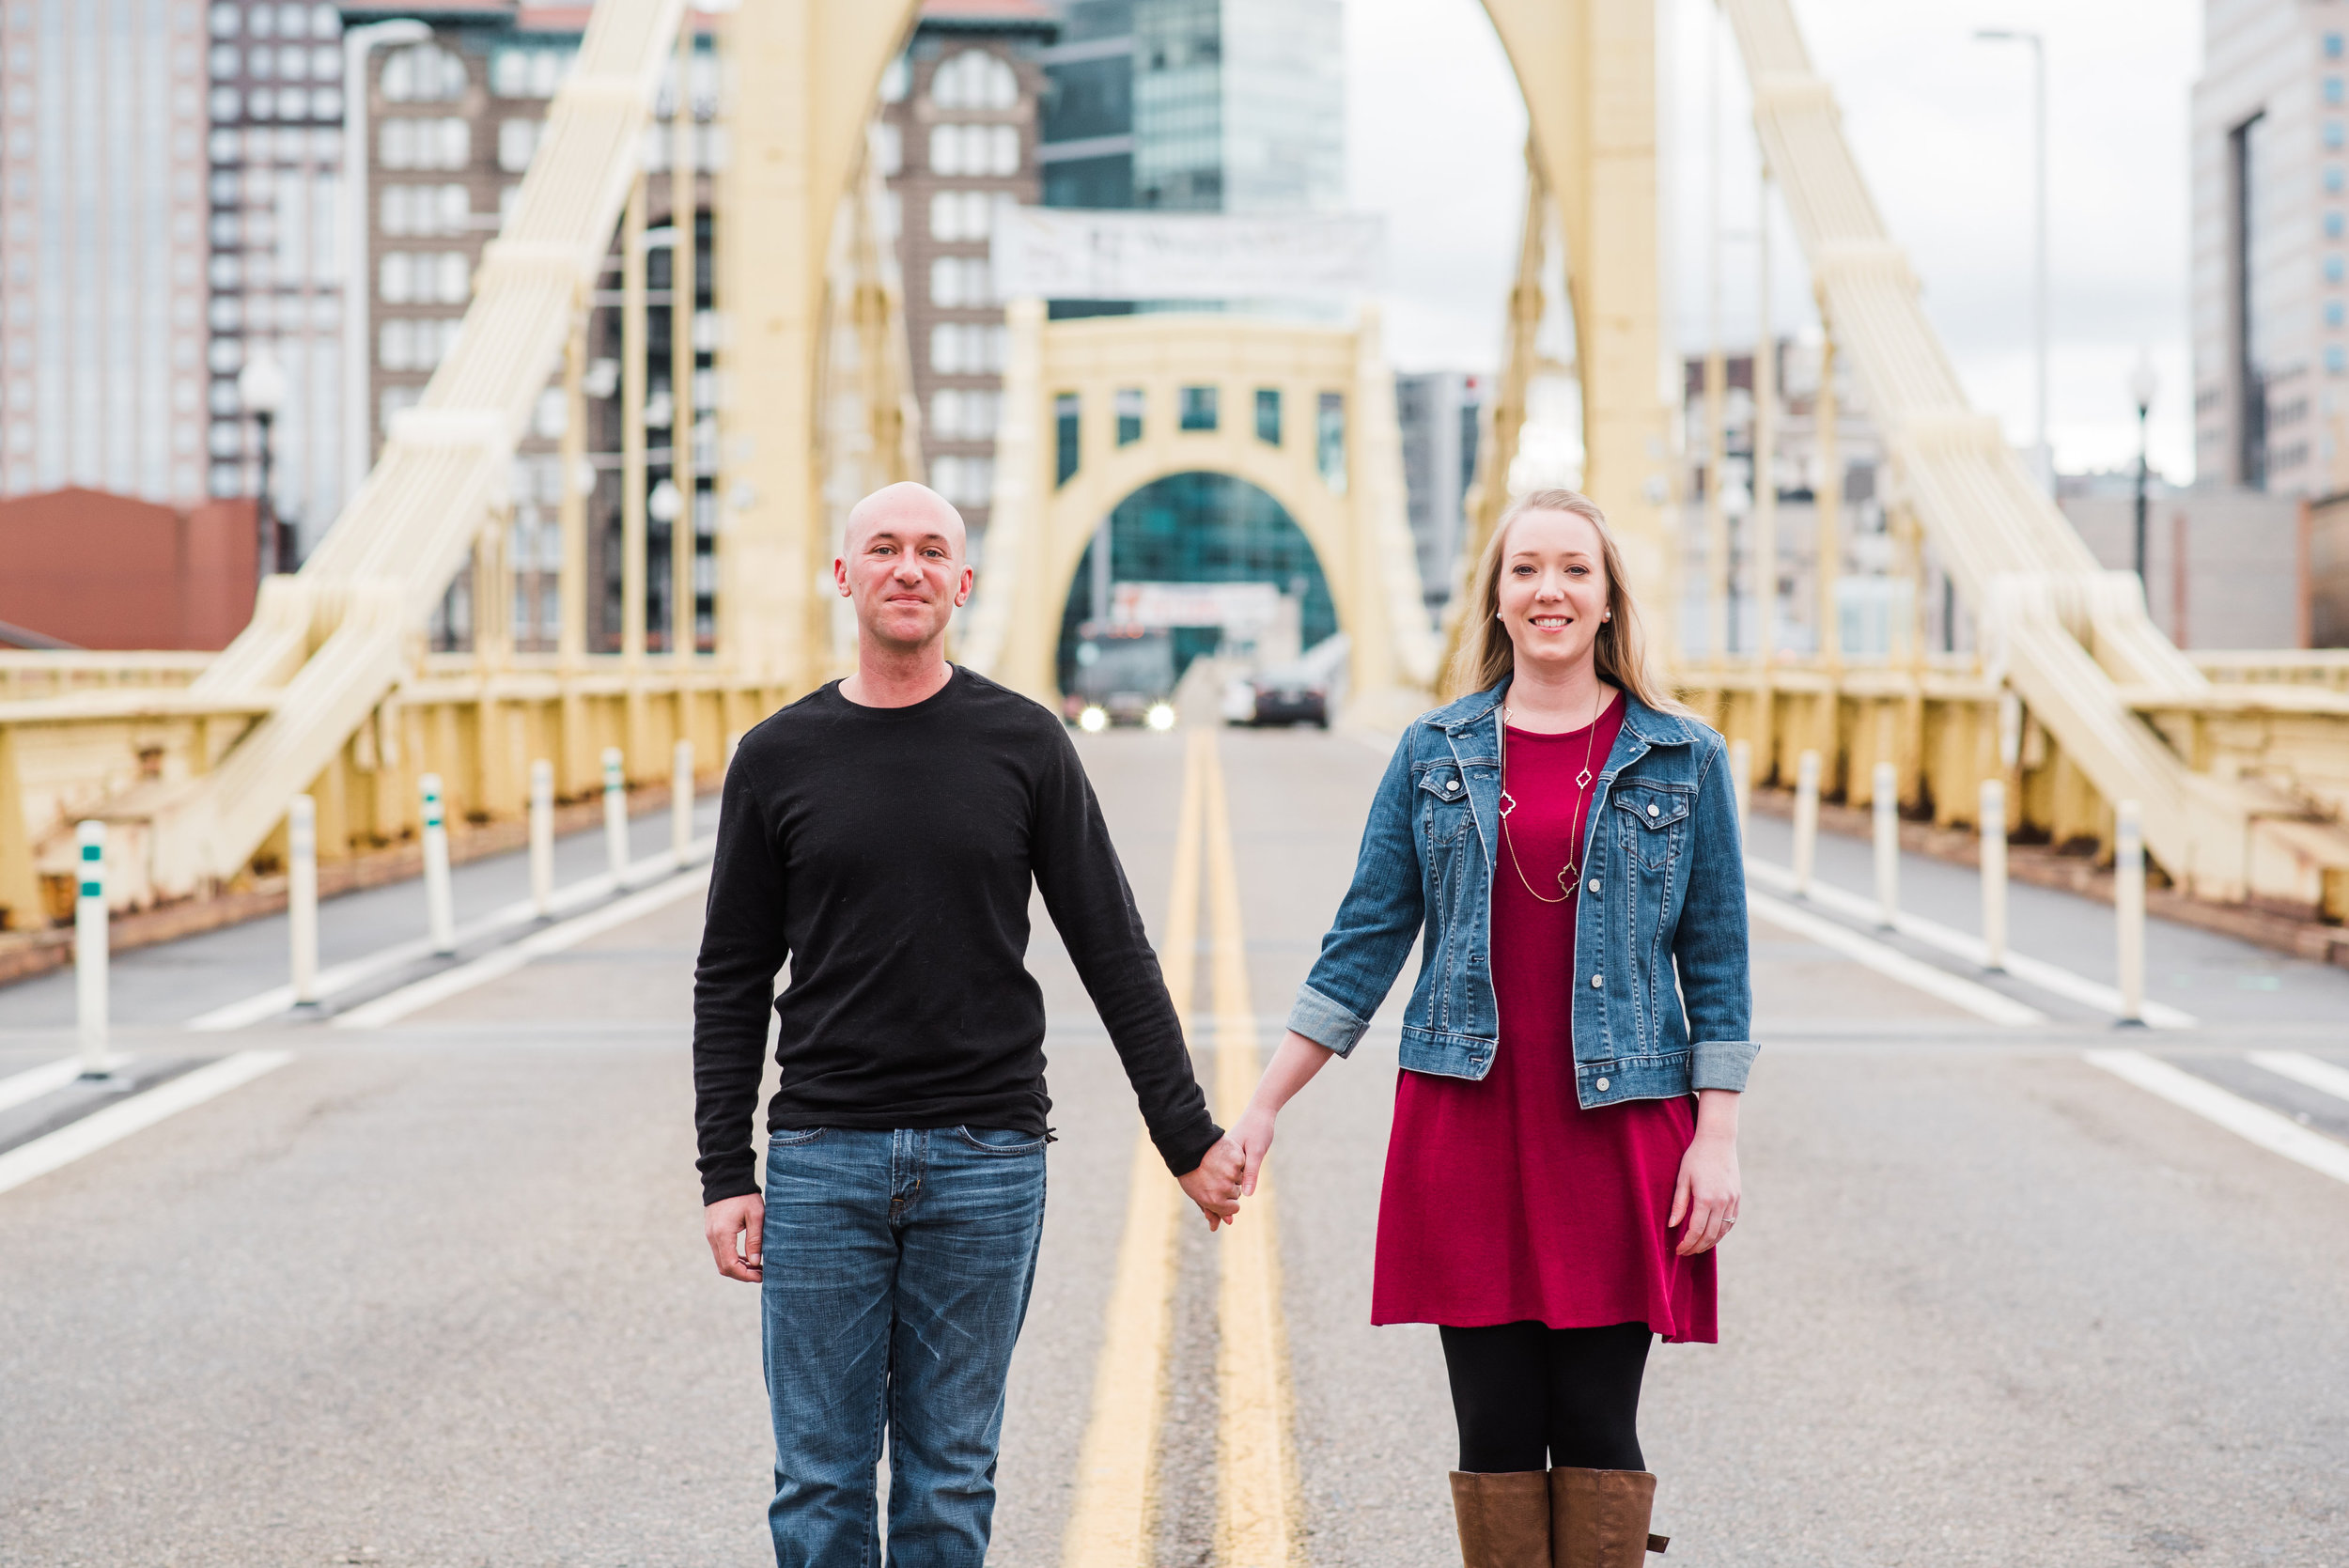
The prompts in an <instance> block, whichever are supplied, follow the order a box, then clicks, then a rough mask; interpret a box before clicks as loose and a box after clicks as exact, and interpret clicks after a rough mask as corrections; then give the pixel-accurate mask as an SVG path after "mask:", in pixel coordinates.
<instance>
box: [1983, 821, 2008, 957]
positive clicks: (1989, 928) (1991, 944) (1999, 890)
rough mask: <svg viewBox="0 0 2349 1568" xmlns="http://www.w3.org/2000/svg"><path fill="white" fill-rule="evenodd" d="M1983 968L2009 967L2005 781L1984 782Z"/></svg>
mask: <svg viewBox="0 0 2349 1568" xmlns="http://www.w3.org/2000/svg"><path fill="white" fill-rule="evenodd" d="M1981 812H1982V945H1983V950H1984V956H1983V968H1985V969H1992V970H2003V969H2005V968H2006V781H2005V780H2003V779H1984V780H1983V781H1982V806H1981Z"/></svg>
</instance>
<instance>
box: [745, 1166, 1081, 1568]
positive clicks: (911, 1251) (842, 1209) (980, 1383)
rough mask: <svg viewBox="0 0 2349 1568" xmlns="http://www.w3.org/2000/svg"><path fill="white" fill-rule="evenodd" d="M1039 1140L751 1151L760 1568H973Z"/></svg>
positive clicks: (1036, 1193) (1025, 1264)
mask: <svg viewBox="0 0 2349 1568" xmlns="http://www.w3.org/2000/svg"><path fill="white" fill-rule="evenodd" d="M1044 1145H1045V1140H1043V1139H1041V1138H1037V1137H1034V1136H1032V1135H1030V1134H1027V1133H1016V1132H1004V1131H1001V1130H995V1129H988V1128H978V1127H937V1128H902V1129H899V1130H898V1131H895V1132H867V1131H858V1130H853V1129H847V1128H838V1127H824V1128H816V1129H809V1130H802V1131H792V1132H779V1133H776V1134H775V1135H774V1136H773V1137H772V1138H771V1139H770V1141H769V1145H768V1151H767V1229H766V1234H765V1259H766V1268H765V1278H766V1283H765V1285H764V1286H763V1287H762V1289H763V1291H764V1294H765V1301H766V1352H767V1392H768V1398H769V1400H770V1403H771V1405H773V1409H774V1421H775V1500H774V1502H773V1504H772V1505H771V1506H770V1508H769V1509H768V1514H767V1517H768V1523H769V1524H770V1526H771V1527H772V1529H773V1530H774V1536H775V1562H776V1564H777V1568H872V1564H874V1563H875V1562H876V1561H877V1560H879V1540H878V1538H877V1536H876V1534H875V1529H874V1502H875V1492H876V1487H875V1468H876V1467H877V1466H878V1465H879V1461H880V1456H881V1437H882V1434H883V1432H884V1430H885V1431H886V1432H887V1434H888V1438H889V1557H888V1563H889V1568H979V1565H980V1564H981V1563H983V1562H984V1561H985V1560H986V1559H987V1541H988V1529H989V1528H990V1526H991V1525H992V1523H993V1520H994V1514H995V1450H996V1445H997V1443H998V1441H999V1440H1000V1438H1001V1436H1002V1434H1003V1384H1004V1379H1005V1376H1006V1374H1008V1373H1009V1371H1010V1368H1011V1352H1012V1346H1013V1344H1014V1343H1017V1342H1018V1340H1019V1325H1020V1321H1021V1320H1022V1319H1023V1318H1024V1317H1025V1316H1026V1315H1027V1312H1028V1292H1029V1287H1030V1286H1031V1285H1032V1284H1034V1281H1035V1256H1036V1244H1037V1242H1038V1240H1039V1239H1040V1238H1041V1236H1042V1234H1043V1227H1044Z"/></svg>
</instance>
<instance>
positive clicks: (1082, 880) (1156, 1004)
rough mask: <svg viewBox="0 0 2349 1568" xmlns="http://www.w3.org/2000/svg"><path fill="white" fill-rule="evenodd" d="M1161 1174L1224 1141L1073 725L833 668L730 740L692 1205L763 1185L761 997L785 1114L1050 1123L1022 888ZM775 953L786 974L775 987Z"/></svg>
mask: <svg viewBox="0 0 2349 1568" xmlns="http://www.w3.org/2000/svg"><path fill="white" fill-rule="evenodd" d="M1031 877H1033V878H1034V886H1035V887H1036V888H1037V889H1039V890H1040V891H1041V892H1042V893H1043V894H1044V905H1045V908H1046V909H1047V910H1048V911H1049V912H1050V915H1051V917H1052V923H1053V924H1055V925H1056V926H1058V927H1059V929H1060V934H1061V938H1062V940H1063V941H1064V942H1066V945H1067V948H1068V955H1069V957H1070V958H1072V959H1073V960H1074V961H1075V963H1076V966H1077V972H1078V974H1079V976H1080V977H1081V978H1082V980H1083V981H1084V986H1085V989H1086V990H1087V991H1088V992H1089V993H1090V994H1091V995H1092V998H1093V1004H1094V1006H1095V1007H1096V1008H1097V1010H1098V1011H1099V1013H1100V1015H1101V1021H1102V1022H1103V1023H1104V1024H1105V1025H1107V1026H1108V1029H1109V1034H1110V1040H1111V1043H1112V1045H1114V1046H1115V1047H1116V1048H1117V1053H1118V1055H1119V1057H1120V1058H1121V1059H1122V1060H1123V1061H1124V1063H1125V1065H1126V1073H1127V1076H1128V1079H1131V1080H1132V1083H1133V1086H1134V1092H1135V1094H1136V1095H1137V1097H1138V1098H1139V1099H1140V1101H1141V1104H1142V1114H1143V1121H1144V1122H1145V1123H1146V1124H1147V1125H1148V1126H1149V1129H1150V1137H1151V1140H1152V1141H1154V1142H1155V1143H1156V1144H1157V1146H1158V1149H1159V1154H1160V1155H1161V1156H1163V1157H1164V1158H1165V1160H1166V1163H1167V1168H1168V1169H1169V1170H1170V1171H1172V1172H1175V1173H1176V1174H1177V1175H1180V1174H1184V1173H1187V1172H1190V1171H1192V1170H1194V1169H1196V1168H1197V1166H1198V1164H1199V1161H1200V1159H1201V1158H1202V1157H1204V1156H1205V1155H1206V1151H1207V1150H1208V1149H1209V1148H1210V1147H1212V1146H1213V1145H1214V1143H1215V1141H1216V1140H1217V1139H1218V1138H1220V1137H1221V1136H1222V1132H1221V1128H1219V1127H1218V1126H1216V1125H1215V1123H1214V1121H1213V1120H1212V1119H1211V1118H1210V1117H1209V1116H1208V1114H1207V1106H1206V1096H1205V1095H1204V1094H1201V1093H1200V1089H1199V1083H1198V1079H1196V1078H1195V1077H1194V1076H1193V1075H1192V1072H1191V1067H1190V1054H1189V1052H1188V1051H1187V1050H1186V1049H1185V1048H1184V1045H1183V1036H1182V1027H1181V1025H1180V1023H1179V1022H1178V1021H1177V1020H1176V1018H1175V1007H1174V1003H1173V1001H1171V1000H1170V999H1169V997H1168V996H1167V992H1166V983H1165V981H1164V979H1163V978H1162V977H1161V976H1160V975H1159V961H1158V955H1156V954H1155V953H1153V952H1152V951H1151V948H1150V943H1149V939H1148V938H1147V936H1146V935H1145V933H1144V932H1143V924H1142V917H1141V915H1140V913H1139V912H1137V911H1136V909H1135V908H1134V899H1133V893H1132V891H1131V890H1130V889H1129V888H1128V886H1127V885H1126V874H1125V870H1124V868H1123V867H1121V866H1120V865H1119V864H1118V861H1117V851H1116V850H1115V848H1114V847H1112V845H1111V843H1110V836H1109V830H1108V827H1107V826H1106V824H1104V823H1103V821H1102V820H1101V810H1100V807H1099V805H1098V804H1097V802H1096V801H1095V800H1094V798H1093V789H1092V786H1091V784H1089V783H1088V782H1087V781H1086V779H1085V774H1084V768H1083V766H1082V765H1081V763H1080V762H1079V761H1078V760H1077V752H1076V748H1075V747H1074V746H1072V745H1071V744H1069V740H1068V733H1067V731H1066V729H1065V728H1063V727H1062V724H1061V722H1060V721H1059V720H1057V719H1055V718H1054V717H1053V716H1052V715H1051V714H1050V712H1048V711H1047V710H1046V709H1045V708H1043V707H1042V706H1038V705H1037V704H1035V703H1034V702H1031V701H1029V700H1028V699H1027V698H1025V697H1022V696H1020V695H1019V694H1018V693H1017V692H1014V691H1008V690H1006V689H1005V688H1003V687H1001V686H998V685H996V684H995V683H994V682H992V681H990V680H988V679H986V678H985V677H984V676H981V675H973V674H972V673H971V672H970V671H968V670H964V669H959V668H957V669H956V670H955V671H954V673H953V675H951V677H950V678H949V679H948V680H947V682H946V684H945V686H944V687H942V688H941V689H940V691H938V693H937V694H936V695H934V696H932V697H930V698H928V699H926V701H923V702H919V703H916V704H914V705H913V706H910V707H864V706H859V705H857V704H855V703H851V702H849V701H848V699H847V698H845V697H843V696H841V694H840V691H839V688H838V685H837V683H834V684H832V685H827V686H825V687H823V688H821V689H820V690H818V691H814V692H812V693H810V694H809V695H807V696H805V697H802V698H801V699H800V700H799V701H798V702H796V703H793V704H792V705H791V706H788V707H786V708H784V709H783V710H782V711H781V712H779V713H777V714H775V715H774V716H773V717H771V718H770V719H769V720H767V722H764V723H762V724H760V725H759V726H758V727H757V728H756V729H754V730H753V731H751V732H750V734H748V735H746V736H744V737H742V743H741V746H740V748H739V750H738V751H737V752H736V753H735V758H734V763H733V766H732V767H731V768H728V769H727V772H726V783H725V796H724V803H723V810H722V812H721V814H720V816H719V821H718V850H717V860H716V862H715V864H714V865H713V866H712V867H711V870H710V877H709V907H708V918H707V921H706V923H705V924H704V926H703V931H702V948H701V959H700V962H699V964H698V965H697V966H696V968H695V970H694V976H693V1092H694V1099H695V1106H694V1123H695V1125H696V1126H697V1128H698V1129H699V1132H700V1141H701V1158H700V1162H699V1163H700V1167H701V1176H702V1202H704V1203H716V1202H718V1201H719V1200H721V1199H723V1198H733V1197H739V1196H740V1195H742V1194H743V1193H747V1192H755V1191H756V1190H757V1189H758V1184H757V1181H756V1171H757V1159H756V1156H755V1155H754V1151H753V1148H752V1144H751V1137H750V1134H751V1123H752V1118H753V1114H754V1111H755V1110H756V1109H757V1103H758V1083H759V1074H760V1069H761V1068H762V1067H763V1065H764V1059H765V1055H766V1042H767V1012H768V1006H769V1001H770V998H772V1001H773V1007H774V1012H775V1015H776V1017H777V1018H778V1019H779V1020H780V1024H781V1030H780V1037H779V1041H778V1044H777V1047H776V1056H777V1059H778V1060H779V1062H780V1063H781V1065H782V1068H783V1082H782V1087H781V1089H780V1090H779V1091H778V1092H777V1093H776V1094H775V1097H774V1100H773V1102H772V1104H771V1105H770V1107H769V1110H768V1116H767V1125H768V1127H769V1130H770V1131H772V1130H775V1129H778V1128H786V1127H817V1126H824V1127H866V1128H893V1127H946V1126H979V1127H1003V1128H1007V1129H1010V1130H1014V1131H1019V1132H1027V1133H1034V1134H1037V1135H1039V1136H1040V1135H1042V1134H1043V1132H1044V1131H1045V1115H1046V1112H1047V1111H1048V1110H1050V1107H1051V1100H1050V1097H1049V1096H1048V1095H1047V1094H1045V1089H1044V996H1043V992H1042V991H1041V990H1040V989H1039V988H1038V987H1037V986H1036V983H1035V981H1034V977H1032V976H1031V975H1030V974H1029V973H1028V971H1027V968H1026V965H1025V963H1024V959H1025V956H1026V954H1027V947H1028V894H1029V886H1030V879H1031ZM786 959H787V960H788V961H789V964H790V970H791V978H790V984H789V986H787V987H786V989H785V990H784V991H783V993H782V994H781V995H780V996H776V995H774V982H775V976H776V974H777V972H778V971H779V970H781V969H782V968H783V966H784V964H785V962H786Z"/></svg>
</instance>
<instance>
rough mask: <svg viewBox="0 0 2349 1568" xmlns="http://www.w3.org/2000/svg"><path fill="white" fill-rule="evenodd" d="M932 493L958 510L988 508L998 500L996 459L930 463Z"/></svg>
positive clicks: (950, 459) (942, 460)
mask: <svg viewBox="0 0 2349 1568" xmlns="http://www.w3.org/2000/svg"><path fill="white" fill-rule="evenodd" d="M930 489H934V490H936V491H937V492H938V493H939V494H941V495H942V496H944V497H945V498H946V499H947V500H948V501H949V502H951V503H952V504H954V505H957V506H984V505H987V504H988V502H989V501H990V500H992V499H993V497H994V492H995V459H994V458H956V457H945V458H936V459H934V460H933V461H932V462H931V463H930Z"/></svg>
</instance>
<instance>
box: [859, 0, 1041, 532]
mask: <svg viewBox="0 0 2349 1568" xmlns="http://www.w3.org/2000/svg"><path fill="white" fill-rule="evenodd" d="M1059 25H1060V24H1059V23H1058V21H1057V20H1056V19H1055V18H1054V15H1053V13H1052V11H1051V10H1050V8H1048V7H1046V6H1044V5H1042V4H1040V3H1039V0H930V3H929V4H928V5H926V6H925V7H924V8H923V9H922V17H921V21H920V22H919V23H918V24H917V25H916V26H915V28H914V33H913V39H912V42H911V44H910V46H909V48H908V49H907V52H906V54H905V55H904V56H903V57H902V58H900V59H899V60H898V61H897V62H896V63H895V64H894V65H892V66H891V68H890V70H889V72H888V76H887V79H886V80H885V81H884V82H883V83H882V87H881V100H882V106H881V123H880V131H879V137H878V142H879V152H880V156H881V158H882V160H883V163H882V168H883V172H884V173H885V174H887V176H888V177H889V190H890V194H891V196H892V197H893V199H894V203H895V207H896V211H897V235H898V239H897V245H898V252H897V255H898V262H899V265H900V267H901V268H902V270H903V272H904V274H905V291H906V335H907V340H908V341H909V343H910V345H911V347H912V354H913V386H914V393H915V396H917V397H918V398H919V399H920V401H921V405H922V415H923V419H922V457H923V460H924V463H925V465H926V468H927V470H928V473H929V479H930V484H931V487H932V488H933V489H937V490H938V492H939V493H940V494H941V495H943V496H945V497H946V499H947V500H949V501H951V502H953V503H954V504H955V505H956V506H957V508H958V509H959V510H960V511H961V513H962V515H963V518H964V520H965V521H967V522H968V523H969V525H970V528H971V533H972V538H973V539H974V540H976V539H982V538H983V537H984V536H985V533H986V528H987V518H988V501H989V499H990V497H991V495H992V493H993V490H994V483H995V430H996V425H997V421H998V418H999V416H1000V411H1001V408H1002V403H1003V394H1002V386H1003V302H1002V300H1001V299H1000V298H999V297H998V296H997V294H996V291H995V282H994V275H993V268H992V267H991V265H990V264H989V259H988V256H989V234H990V228H991V224H992V217H991V214H992V212H993V210H994V206H995V204H996V203H997V202H1000V201H1012V202H1017V203H1019V204H1022V205H1026V206H1034V205H1035V204H1036V202H1037V201H1038V199H1039V197H1040V195H1041V188H1040V186H1039V184H1038V181H1037V175H1036V141H1037V134H1038V125H1039V119H1038V114H1037V105H1038V101H1039V97H1040V95H1041V94H1042V92H1043V91H1044V87H1045V80H1044V70H1043V66H1042V64H1041V63H1040V62H1039V60H1038V58H1037V55H1038V53H1039V52H1040V51H1041V50H1042V49H1043V48H1044V47H1045V46H1046V45H1048V44H1050V42H1051V40H1052V39H1053V38H1054V36H1055V35H1056V34H1057V33H1058V31H1059Z"/></svg>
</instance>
